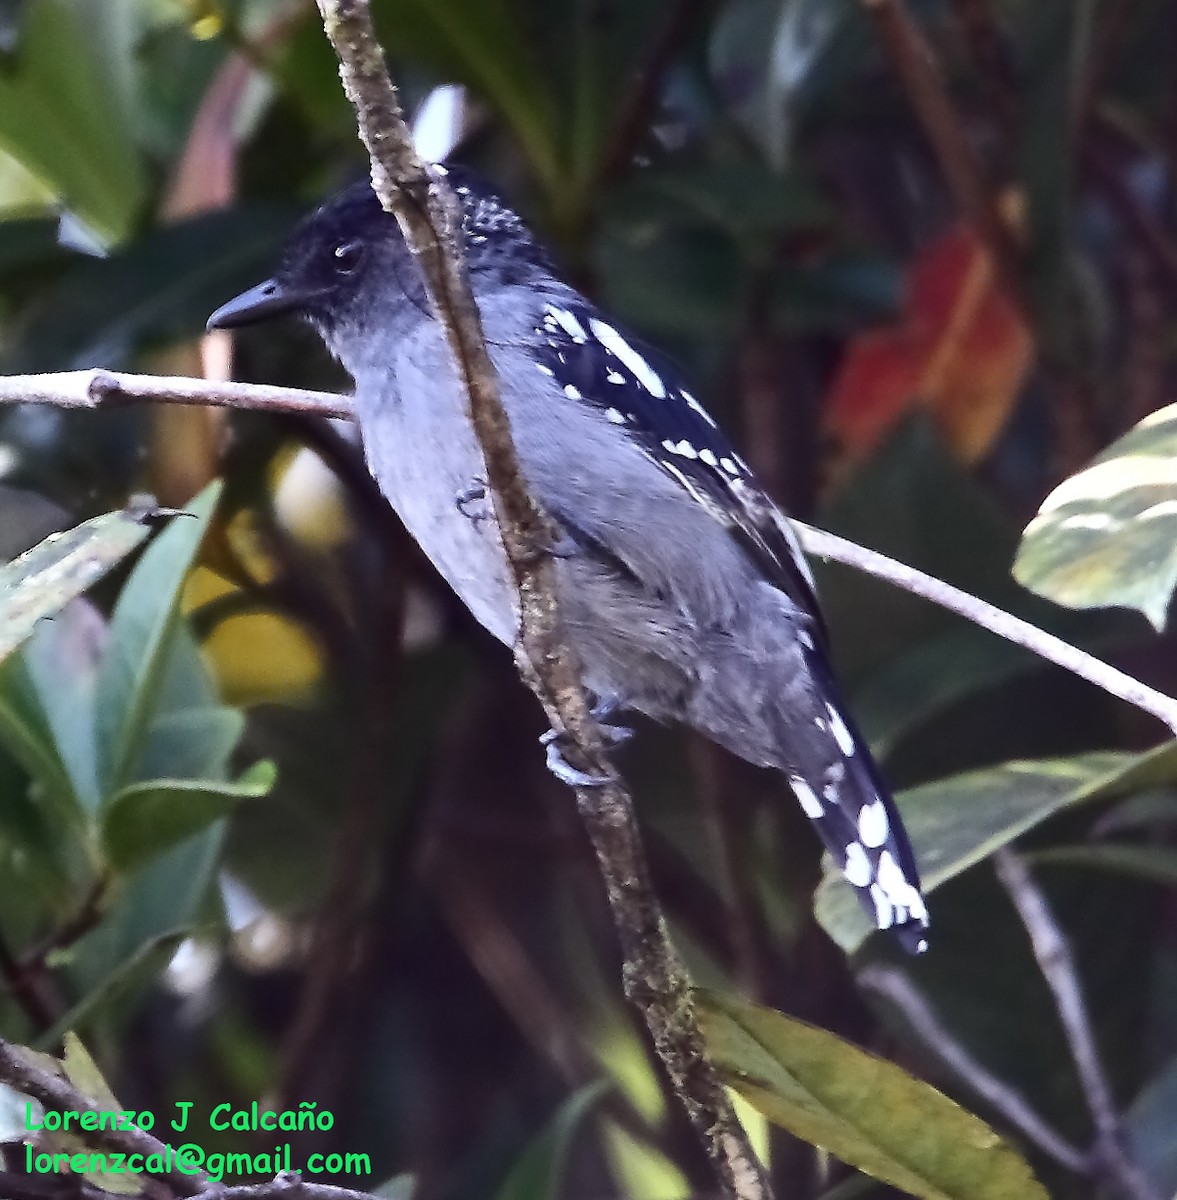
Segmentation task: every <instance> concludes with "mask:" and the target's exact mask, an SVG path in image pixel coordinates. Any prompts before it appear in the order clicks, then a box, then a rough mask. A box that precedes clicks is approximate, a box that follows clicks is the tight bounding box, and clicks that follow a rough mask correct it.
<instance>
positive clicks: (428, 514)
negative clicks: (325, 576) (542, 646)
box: [355, 332, 518, 645]
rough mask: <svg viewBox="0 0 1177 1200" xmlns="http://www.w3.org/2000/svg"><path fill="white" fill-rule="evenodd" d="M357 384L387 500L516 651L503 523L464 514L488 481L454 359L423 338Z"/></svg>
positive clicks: (374, 466) (365, 432)
mask: <svg viewBox="0 0 1177 1200" xmlns="http://www.w3.org/2000/svg"><path fill="white" fill-rule="evenodd" d="M435 343H436V344H435ZM355 378H356V393H355V398H356V407H357V410H358V414H359V419H360V428H361V432H362V436H363V441H364V452H365V455H366V457H367V460H368V467H369V469H370V470H371V472H372V475H373V477H374V478H375V480H376V482H377V484H378V485H379V486H380V490H381V491H382V492H383V493H384V495H385V497H386V498H387V499H388V501H389V503H390V504H391V505H392V506H393V508H394V509H396V511H397V514H398V515H399V516H400V518H401V520H402V521H403V522H404V524H405V527H406V528H407V529H408V531H409V533H410V534H411V535H412V537H413V538H414V539H415V540H416V542H417V544H418V545H419V546H420V547H421V549H422V550H423V551H424V552H425V554H426V556H427V557H428V558H429V559H430V561H431V562H432V563H433V565H434V566H435V567H436V568H437V570H438V572H439V573H440V574H441V575H442V577H443V578H444V579H445V580H446V582H447V583H449V585H450V586H451V587H452V588H453V589H454V591H455V592H457V594H458V596H459V597H460V598H461V599H462V601H463V602H464V603H465V604H466V606H467V607H468V608H469V609H470V611H471V612H472V613H473V615H474V616H475V618H476V619H477V620H478V621H479V622H480V623H481V624H482V625H484V626H485V627H486V628H487V629H488V630H489V631H490V632H491V633H492V634H494V636H495V637H497V638H498V639H499V640H500V641H503V642H505V643H507V644H508V645H510V644H512V643H513V642H514V640H515V635H516V630H517V625H518V618H517V600H516V592H515V589H514V586H513V584H512V583H511V579H510V574H509V569H508V566H507V561H506V556H505V554H504V552H503V548H502V543H501V541H500V539H499V536H498V528H497V526H496V525H495V522H494V519H493V517H487V518H486V519H481V518H480V517H478V516H477V515H476V516H475V517H474V518H472V517H471V516H469V515H467V513H468V512H471V511H475V512H476V508H477V506H476V505H467V506H465V508H466V511H463V509H462V508H461V507H459V503H458V500H459V497H460V496H461V495H462V494H463V493H467V492H469V490H470V489H471V488H472V487H476V486H477V485H478V484H479V483H480V482H481V481H482V479H483V474H484V471H483V466H482V456H481V454H480V452H479V448H478V444H477V442H476V440H475V437H474V431H473V429H472V427H471V425H470V421H469V419H468V418H467V416H466V412H465V395H464V393H463V391H462V389H461V388H460V386H459V384H458V380H457V376H456V373H455V371H454V367H453V364H452V362H451V361H450V358H449V353H448V350H447V349H446V347H445V346H444V344H442V343H441V342H440V339H437V338H433V337H429V336H427V335H426V333H424V332H423V333H421V334H418V335H417V336H414V337H410V338H407V339H405V340H404V341H403V342H402V344H401V345H400V346H398V347H397V349H396V350H395V351H394V352H392V353H391V354H388V355H387V357H385V358H384V359H383V361H380V362H373V363H372V364H371V365H370V366H368V367H366V368H365V367H360V368H359V369H357V370H356V372H355ZM487 502H488V503H489V497H488V498H487Z"/></svg>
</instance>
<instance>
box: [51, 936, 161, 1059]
mask: <svg viewBox="0 0 1177 1200" xmlns="http://www.w3.org/2000/svg"><path fill="white" fill-rule="evenodd" d="M183 939H184V934H183V933H182V932H179V931H177V932H173V933H164V934H160V935H158V936H155V937H151V938H148V939H147V940H145V941H144V942H143V943H142V944H141V945H139V946H138V947H136V949H135V950H134V952H133V953H131V954H129V955H128V956H127V957H126V958H125V959H123V960H121V961H120V962H118V963H117V964H116V965H115V966H114V967H113V968H109V969H107V970H106V971H104V972H103V974H102V976H101V978H100V979H99V981H98V982H97V983H96V984H94V986H93V987H91V988H89V989H87V991H86V994H85V995H84V996H83V997H82V999H81V1000H79V1001H78V1002H77V1004H75V1005H74V1006H73V1008H71V1009H70V1010H69V1011H68V1012H67V1013H65V1014H64V1015H63V1016H62V1017H61V1018H60V1019H59V1020H58V1021H57V1022H56V1023H55V1024H54V1025H53V1026H51V1027H50V1028H49V1029H47V1030H46V1031H45V1032H44V1033H42V1034H41V1035H40V1036H39V1037H38V1039H37V1045H38V1046H42V1047H45V1046H53V1045H56V1044H57V1042H59V1041H60V1040H61V1039H62V1038H63V1037H64V1036H65V1034H66V1033H67V1031H68V1030H70V1029H75V1028H77V1026H79V1025H80V1024H81V1023H82V1022H83V1021H84V1020H85V1019H86V1018H87V1017H88V1016H89V1015H90V1013H92V1012H93V1011H94V1010H95V1009H96V1008H98V1007H99V1006H100V1005H102V1004H106V1003H109V1002H111V1001H112V1000H115V999H117V998H119V997H120V996H122V995H124V994H125V993H126V992H128V991H130V990H131V989H132V988H134V987H135V986H136V985H137V984H139V983H140V982H141V981H142V980H143V979H144V978H151V977H153V976H154V975H155V974H156V973H157V972H158V971H160V970H162V969H163V968H164V967H165V966H166V965H167V964H168V962H169V961H170V960H171V957H172V955H173V954H175V952H176V948H177V947H178V946H179V944H180V942H181V941H183Z"/></svg>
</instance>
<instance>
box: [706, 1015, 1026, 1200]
mask: <svg viewBox="0 0 1177 1200" xmlns="http://www.w3.org/2000/svg"><path fill="white" fill-rule="evenodd" d="M696 996H697V1000H698V1003H699V1010H700V1016H701V1018H702V1022H703V1030H704V1034H705V1036H706V1038H707V1048H708V1051H709V1053H710V1054H711V1058H712V1061H713V1062H714V1063H715V1065H716V1067H717V1069H718V1070H719V1073H720V1076H721V1077H722V1078H723V1079H724V1081H725V1082H726V1083H727V1084H728V1085H729V1086H730V1087H732V1088H734V1089H735V1090H736V1091H737V1092H739V1093H740V1094H741V1095H742V1096H744V1098H745V1099H747V1100H748V1101H749V1102H750V1103H751V1104H753V1105H754V1106H755V1107H756V1108H758V1109H760V1111H761V1112H763V1113H764V1114H765V1116H767V1117H768V1118H769V1119H770V1120H772V1121H775V1122H776V1123H777V1124H779V1125H782V1126H783V1127H784V1128H786V1129H788V1130H789V1131H790V1132H792V1133H794V1134H796V1135H797V1136H798V1137H800V1138H803V1139H804V1140H805V1141H807V1142H810V1143H812V1144H813V1145H815V1146H820V1147H821V1148H822V1149H823V1150H827V1151H829V1153H831V1154H833V1155H835V1156H836V1157H838V1158H840V1159H842V1161H843V1162H847V1163H850V1164H851V1165H852V1166H855V1167H857V1168H858V1169H859V1170H860V1171H865V1172H866V1173H867V1174H868V1175H873V1176H874V1177H875V1178H876V1179H881V1180H883V1181H884V1182H885V1183H889V1184H891V1185H892V1186H893V1187H898V1188H902V1189H903V1190H904V1191H906V1192H910V1193H911V1194H912V1195H913V1196H920V1197H924V1198H925V1200H1038V1198H1040V1200H1048V1198H1047V1193H1046V1191H1045V1190H1044V1189H1043V1188H1042V1186H1041V1185H1040V1184H1039V1183H1038V1181H1037V1180H1036V1179H1035V1178H1034V1175H1033V1172H1032V1171H1031V1170H1030V1167H1029V1165H1028V1164H1027V1163H1026V1162H1025V1160H1024V1159H1022V1158H1021V1157H1020V1156H1019V1155H1018V1154H1017V1153H1016V1152H1015V1151H1014V1150H1013V1149H1012V1148H1011V1147H1010V1146H1009V1145H1008V1144H1007V1143H1005V1142H1004V1141H1002V1139H1001V1138H1000V1137H998V1135H997V1134H996V1133H994V1132H993V1130H992V1129H990V1128H989V1127H988V1126H987V1125H986V1124H985V1123H984V1122H983V1121H981V1120H980V1119H979V1118H978V1117H975V1116H973V1115H972V1114H971V1113H969V1112H966V1111H965V1110H964V1109H963V1108H961V1107H960V1106H959V1105H958V1104H955V1103H954V1102H953V1101H952V1100H949V1099H948V1097H947V1096H945V1095H944V1094H943V1093H941V1092H938V1091H937V1090H936V1089H935V1088H933V1087H931V1086H930V1085H928V1084H926V1083H923V1082H922V1081H921V1080H918V1079H914V1078H912V1076H910V1075H908V1074H907V1073H906V1072H905V1071H901V1070H900V1069H899V1068H898V1067H896V1066H894V1065H893V1064H892V1063H889V1062H886V1061H885V1060H884V1059H881V1058H876V1057H875V1056H874V1055H873V1054H868V1053H867V1052H866V1051H865V1050H860V1049H859V1048H858V1047H857V1046H852V1045H851V1044H850V1043H849V1042H844V1041H842V1040H841V1038H838V1037H835V1036H834V1035H833V1034H832V1033H827V1032H826V1031H825V1030H824V1029H817V1028H815V1027H814V1026H812V1025H807V1024H805V1023H804V1022H802V1021H797V1020H795V1019H793V1018H792V1017H787V1016H785V1015H784V1014H783V1013H779V1012H775V1011H774V1010H773V1009H769V1008H761V1007H759V1006H757V1005H752V1004H746V1003H744V1002H743V1001H740V1000H736V999H734V998H733V997H731V996H723V995H719V994H717V993H714V992H700V993H697V994H696Z"/></svg>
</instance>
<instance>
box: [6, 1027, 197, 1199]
mask: <svg viewBox="0 0 1177 1200" xmlns="http://www.w3.org/2000/svg"><path fill="white" fill-rule="evenodd" d="M0 1081H3V1082H4V1083H7V1084H8V1085H9V1086H10V1087H12V1088H13V1089H14V1090H16V1091H18V1092H20V1093H22V1094H23V1095H26V1096H31V1097H32V1098H33V1099H34V1100H39V1101H40V1102H41V1103H42V1104H43V1105H44V1106H45V1107H46V1108H48V1109H52V1110H54V1111H57V1112H79V1113H102V1112H104V1111H106V1110H107V1109H109V1105H108V1106H106V1109H104V1108H103V1107H102V1106H100V1105H97V1104H95V1103H94V1102H93V1100H91V1099H90V1098H89V1097H88V1096H85V1095H83V1094H82V1093H81V1092H79V1091H78V1089H77V1088H75V1087H74V1086H73V1084H71V1083H69V1082H68V1081H67V1080H65V1079H62V1078H60V1077H59V1076H57V1075H53V1074H52V1073H51V1072H49V1071H47V1070H45V1069H44V1068H43V1067H40V1066H37V1065H36V1064H35V1063H34V1062H32V1061H30V1060H29V1059H26V1058H25V1057H24V1056H23V1055H22V1054H21V1053H20V1051H19V1050H18V1049H17V1048H16V1047H15V1046H13V1045H12V1043H11V1042H7V1041H5V1040H4V1039H3V1038H0ZM107 1123H108V1124H109V1122H107ZM86 1138H87V1140H88V1141H90V1142H92V1143H93V1144H94V1145H96V1146H105V1147H108V1148H109V1149H111V1150H114V1151H117V1152H119V1153H121V1154H141V1155H143V1157H144V1158H145V1159H146V1158H149V1157H151V1156H152V1155H160V1156H164V1157H166V1155H167V1152H168V1147H167V1146H166V1145H165V1144H164V1143H163V1142H161V1141H160V1140H159V1139H158V1138H155V1137H152V1135H151V1134H150V1133H146V1132H145V1131H144V1130H142V1129H138V1128H131V1129H94V1130H87V1131H86ZM159 1178H164V1179H166V1180H167V1181H168V1184H169V1185H170V1186H171V1188H172V1189H173V1191H175V1192H176V1194H177V1195H180V1196H194V1195H196V1194H198V1193H199V1192H200V1190H201V1188H202V1185H203V1184H204V1183H205V1182H206V1181H207V1176H206V1175H205V1174H204V1172H203V1171H194V1172H192V1173H191V1174H184V1173H182V1172H180V1171H178V1170H173V1171H172V1172H170V1173H169V1174H166V1175H161V1176H159Z"/></svg>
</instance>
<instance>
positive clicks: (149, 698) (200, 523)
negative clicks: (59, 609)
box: [97, 483, 221, 792]
mask: <svg viewBox="0 0 1177 1200" xmlns="http://www.w3.org/2000/svg"><path fill="white" fill-rule="evenodd" d="M220 490H221V487H220V484H219V483H212V484H210V485H209V486H208V487H207V488H205V489H204V491H203V492H201V493H200V495H199V496H197V497H196V499H195V500H193V501H192V502H191V504H189V505H188V508H187V512H188V513H189V514H191V515H190V516H180V517H179V518H177V519H176V520H174V521H173V522H172V523H171V524H170V525H169V526H168V528H167V529H165V530H164V531H163V533H161V534H160V535H159V537H157V538H156V539H155V540H154V541H153V542H152V543H151V545H150V546H149V547H148V548H147V550H146V551H145V552H144V554H143V556H142V558H140V560H139V562H138V563H137V564H136V565H135V569H134V571H132V572H131V575H130V578H129V579H128V580H127V582H126V584H125V585H124V586H123V590H122V592H121V593H120V594H119V598H118V603H117V604H116V606H115V610H114V616H113V617H112V618H111V623H110V641H109V643H108V645H107V647H106V653H105V655H104V657H103V662H102V667H101V670H100V674H99V678H98V688H97V710H98V721H99V729H98V734H99V738H98V742H99V751H100V755H101V758H100V763H99V767H100V778H101V781H102V783H103V785H104V786H103V791H104V792H110V791H113V790H116V789H117V788H119V787H121V786H122V785H123V784H124V783H126V782H127V781H128V780H129V779H130V777H131V773H132V772H133V770H134V767H135V761H136V759H137V757H138V755H139V752H140V750H141V749H142V746H143V741H144V738H145V737H146V734H147V730H148V726H149V724H150V720H151V712H152V705H153V703H154V702H155V699H156V692H157V689H158V687H159V685H160V680H161V677H162V675H163V666H164V665H165V663H166V660H167V655H168V651H169V649H170V644H171V635H172V632H173V629H174V626H175V622H176V619H177V612H178V609H179V603H180V592H181V589H182V587H183V584H184V579H185V577H186V576H187V574H188V568H189V567H190V566H191V565H192V561H193V559H194V558H195V557H196V552H197V550H198V549H199V548H200V542H201V539H202V538H203V537H204V533H205V530H206V529H207V528H208V522H209V520H210V518H211V517H212V513H213V509H214V508H215V507H216V502H217V498H218V496H219V495H220Z"/></svg>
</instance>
